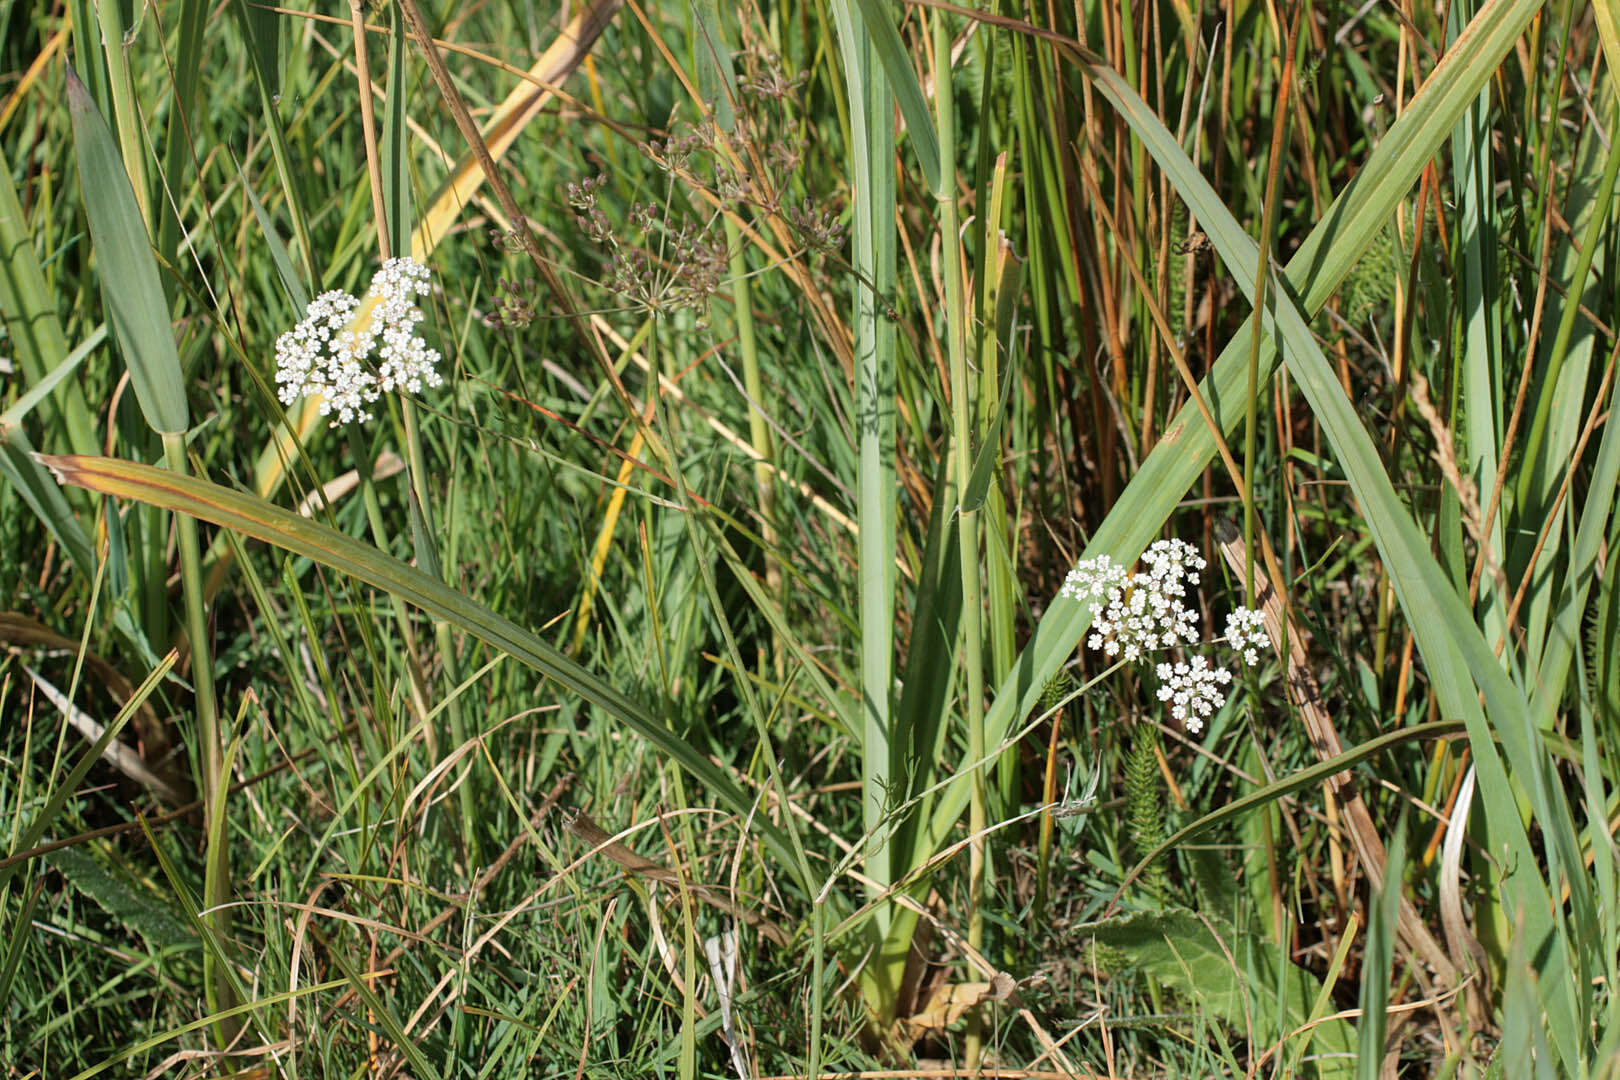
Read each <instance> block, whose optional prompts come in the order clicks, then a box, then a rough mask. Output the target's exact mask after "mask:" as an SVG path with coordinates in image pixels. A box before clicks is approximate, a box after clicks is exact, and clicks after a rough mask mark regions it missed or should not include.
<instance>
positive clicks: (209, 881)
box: [163, 433, 240, 1048]
mask: <svg viewBox="0 0 1620 1080" xmlns="http://www.w3.org/2000/svg"><path fill="white" fill-rule="evenodd" d="M163 457H164V463H165V464H166V465H168V467H169V468H170V469H172V470H173V471H175V472H177V473H180V474H181V475H185V474H186V472H187V471H188V469H187V465H186V437H185V435H184V433H172V434H166V435H164V436H163ZM174 526H175V532H176V534H177V536H178V539H179V547H180V588H181V592H182V593H183V594H184V596H185V604H186V640H187V641H188V642H189V643H190V645H191V682H192V686H193V687H194V688H195V693H196V702H197V737H198V738H199V739H200V740H201V744H202V745H201V746H200V747H198V753H197V756H198V758H199V759H200V760H201V762H202V801H203V825H204V830H205V832H206V835H207V836H208V838H209V843H208V847H207V852H206V856H205V859H206V862H205V866H206V869H205V872H204V877H203V910H204V912H206V914H205V915H204V918H205V919H207V920H208V925H209V927H210V929H212V930H213V932H214V934H215V935H217V936H218V938H219V940H221V941H224V940H226V939H227V938H228V937H229V936H230V932H231V908H230V906H229V904H228V901H229V900H230V895H231V859H230V843H229V835H230V834H229V830H228V829H227V828H225V827H224V826H225V822H223V821H219V820H218V818H219V817H220V815H222V814H223V813H224V810H225V798H224V794H225V789H224V776H223V773H224V749H223V747H224V743H223V741H222V736H223V733H222V732H221V731H220V726H219V701H218V699H217V698H216V697H215V695H214V650H213V649H212V648H211V647H210V644H209V639H208V611H207V606H206V600H205V598H204V593H203V573H202V550H201V547H200V546H199V545H198V542H197V519H196V518H194V517H192V516H191V515H190V514H178V513H177V514H175V515H174ZM203 969H204V972H203V985H204V992H205V993H206V995H207V999H208V1007H209V1011H210V1012H214V1013H217V1012H220V1011H221V1010H223V1009H229V1008H231V1007H233V1006H234V1005H235V1004H236V999H235V995H234V993H233V992H232V990H231V982H230V977H229V975H228V974H227V973H226V972H225V970H224V969H223V968H221V967H219V966H218V964H217V963H216V962H215V960H214V956H213V953H212V952H210V951H204V953H203ZM239 1026H240V1025H239V1023H237V1022H235V1021H232V1022H230V1023H226V1022H223V1021H222V1022H221V1023H219V1024H218V1025H216V1026H215V1029H214V1035H215V1038H216V1039H217V1040H218V1042H219V1045H220V1047H221V1048H224V1047H226V1046H228V1045H230V1043H231V1041H232V1040H233V1039H234V1038H235V1037H236V1032H237V1029H238V1027H239Z"/></svg>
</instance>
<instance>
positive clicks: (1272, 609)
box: [1216, 522, 1458, 988]
mask: <svg viewBox="0 0 1620 1080" xmlns="http://www.w3.org/2000/svg"><path fill="white" fill-rule="evenodd" d="M1216 533H1217V538H1218V540H1219V542H1220V547H1221V556H1222V557H1223V558H1224V559H1225V560H1226V565H1227V566H1229V567H1231V569H1232V573H1233V574H1234V575H1236V576H1237V577H1238V579H1239V580H1242V578H1243V576H1244V562H1245V559H1244V550H1243V538H1242V537H1241V536H1238V535H1236V530H1235V529H1234V528H1233V527H1232V526H1231V525H1230V524H1227V523H1225V522H1222V523H1221V524H1220V525H1219V526H1218V527H1217V530H1216ZM1256 602H1257V603H1259V604H1260V606H1261V609H1262V611H1263V612H1264V615H1265V621H1266V633H1267V634H1268V635H1269V636H1270V637H1271V642H1272V645H1273V646H1274V647H1275V648H1276V649H1277V653H1278V655H1279V656H1282V657H1283V658H1284V661H1285V662H1286V665H1287V672H1288V677H1287V678H1286V679H1285V680H1284V684H1285V685H1286V687H1287V690H1288V699H1289V701H1290V702H1291V703H1292V704H1293V705H1294V707H1295V708H1297V709H1298V710H1299V713H1300V716H1301V717H1302V718H1303V719H1304V721H1305V732H1306V734H1307V735H1308V736H1309V737H1310V740H1311V746H1312V747H1313V748H1314V749H1315V751H1316V754H1317V757H1318V758H1319V759H1321V760H1323V761H1327V760H1329V759H1330V758H1334V757H1337V756H1338V755H1339V754H1342V753H1344V743H1343V742H1342V741H1341V740H1340V739H1339V733H1338V730H1337V729H1335V728H1334V726H1333V719H1332V717H1330V716H1329V715H1328V712H1327V707H1326V706H1325V705H1324V703H1323V700H1322V688H1321V685H1320V684H1319V683H1318V682H1317V681H1316V676H1315V675H1313V674H1312V673H1311V668H1310V660H1309V656H1308V651H1307V648H1306V646H1307V644H1308V641H1309V639H1308V638H1307V637H1306V636H1305V634H1304V631H1303V630H1302V629H1301V627H1300V625H1299V623H1298V622H1297V621H1295V620H1294V619H1292V618H1289V617H1288V615H1287V613H1286V612H1285V610H1284V609H1283V606H1282V603H1281V601H1280V600H1279V599H1278V597H1277V594H1276V592H1275V591H1274V590H1273V589H1272V588H1271V586H1270V585H1269V584H1262V585H1261V587H1260V588H1259V590H1258V591H1257V594H1256ZM1285 644H1286V647H1287V651H1286V652H1284V646H1285ZM1327 787H1328V791H1329V793H1330V794H1331V795H1332V796H1333V797H1334V798H1335V799H1337V800H1338V801H1339V803H1340V805H1341V806H1342V807H1343V808H1344V828H1345V831H1346V832H1348V833H1349V834H1350V842H1351V843H1352V844H1353V845H1354V846H1355V849H1356V855H1357V856H1358V857H1359V858H1360V859H1361V862H1362V865H1363V866H1365V867H1366V869H1367V877H1368V878H1369V880H1370V881H1371V883H1372V886H1373V888H1374V889H1379V888H1382V887H1383V881H1384V859H1385V852H1384V841H1383V839H1382V838H1381V837H1380V836H1379V835H1378V829H1377V827H1376V826H1375V825H1374V824H1373V820H1372V813H1371V812H1370V811H1369V810H1368V809H1367V804H1366V802H1365V801H1364V800H1363V799H1362V797H1361V795H1360V793H1359V792H1357V791H1356V789H1355V785H1354V782H1353V780H1352V777H1351V775H1350V773H1349V772H1342V773H1338V774H1337V775H1335V776H1334V777H1333V778H1332V779H1330V780H1329V781H1328V784H1327ZM1399 926H1400V934H1401V940H1402V942H1403V943H1404V944H1405V945H1406V947H1407V948H1409V949H1410V950H1411V951H1412V952H1413V953H1415V954H1416V955H1417V956H1418V957H1420V958H1421V959H1422V960H1423V961H1424V962H1425V963H1427V964H1428V965H1429V966H1430V967H1431V968H1433V969H1434V974H1435V977H1436V978H1437V979H1438V980H1439V981H1440V983H1441V984H1442V985H1443V986H1444V987H1447V988H1450V987H1454V986H1456V985H1457V978H1458V976H1457V966H1456V965H1455V964H1454V963H1452V961H1451V958H1450V956H1448V955H1447V954H1446V951H1445V950H1444V949H1442V948H1441V947H1440V943H1439V942H1437V941H1436V940H1435V939H1434V935H1433V934H1431V933H1429V928H1428V926H1427V925H1425V924H1424V922H1423V919H1422V918H1421V917H1420V916H1419V915H1418V913H1417V909H1416V908H1414V907H1413V906H1412V903H1411V901H1409V900H1408V899H1407V898H1406V897H1405V896H1404V895H1403V896H1402V897H1401V909H1400V916H1399Z"/></svg>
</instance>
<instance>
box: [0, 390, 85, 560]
mask: <svg viewBox="0 0 1620 1080" xmlns="http://www.w3.org/2000/svg"><path fill="white" fill-rule="evenodd" d="M0 477H5V479H6V482H7V483H9V484H10V485H11V486H12V487H14V488H16V489H17V493H18V494H19V495H21V496H22V498H23V501H24V502H26V503H27V504H28V508H29V509H30V510H32V511H33V512H34V516H35V517H37V518H39V520H40V521H41V522H42V523H43V524H44V526H45V528H46V529H48V530H49V531H50V534H51V535H52V536H54V537H56V542H57V543H59V544H61V545H62V549H63V550H64V551H66V552H67V553H68V557H69V558H70V559H72V560H73V565H74V566H76V567H78V568H79V573H81V574H83V575H84V576H85V578H86V579H87V580H88V579H89V578H90V577H92V576H93V575H94V574H95V570H96V555H95V548H94V547H93V546H92V545H91V543H90V537H89V535H88V534H87V533H86V532H85V531H84V526H83V525H81V524H80V523H79V518H78V516H77V515H76V514H74V512H73V507H71V506H69V505H68V501H67V499H65V498H63V497H62V488H61V486H60V485H59V484H57V483H55V482H54V481H52V480H51V477H50V474H49V473H47V472H46V471H45V468H44V466H42V465H40V463H39V462H38V461H37V460H35V456H34V447H33V445H32V444H31V443H30V442H29V441H28V436H27V435H26V434H24V432H23V430H22V428H20V427H13V426H10V425H8V424H6V423H3V422H0Z"/></svg>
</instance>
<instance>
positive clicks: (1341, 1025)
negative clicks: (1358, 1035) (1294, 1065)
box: [1075, 908, 1355, 1077]
mask: <svg viewBox="0 0 1620 1080" xmlns="http://www.w3.org/2000/svg"><path fill="white" fill-rule="evenodd" d="M1075 929H1076V931H1077V932H1078V933H1079V934H1080V935H1081V936H1082V940H1084V941H1086V942H1087V943H1088V944H1089V943H1090V942H1092V941H1095V942H1096V943H1097V945H1098V946H1100V947H1101V948H1099V950H1098V955H1099V959H1100V960H1101V962H1102V964H1103V966H1104V967H1106V968H1108V969H1110V970H1114V971H1123V970H1131V969H1134V970H1137V971H1141V972H1144V973H1146V974H1148V975H1151V976H1152V977H1153V978H1154V979H1156V980H1157V981H1158V982H1160V983H1161V984H1163V985H1165V986H1169V987H1173V988H1175V989H1176V990H1179V991H1180V992H1181V993H1183V994H1185V995H1186V996H1187V997H1189V998H1191V999H1192V1000H1193V1001H1194V1002H1195V1003H1196V1004H1197V1005H1198V1006H1199V1007H1200V1008H1201V1009H1203V1010H1207V1011H1208V1012H1210V1013H1212V1014H1214V1015H1215V1016H1218V1017H1220V1019H1222V1020H1224V1021H1225V1022H1226V1023H1227V1024H1230V1025H1231V1026H1232V1027H1235V1028H1237V1029H1239V1030H1244V1029H1246V1028H1247V1026H1248V1024H1249V1022H1250V1021H1251V1020H1252V1021H1253V1023H1254V1026H1255V1034H1256V1036H1257V1037H1258V1038H1259V1040H1260V1044H1261V1049H1262V1050H1265V1049H1270V1048H1271V1047H1272V1046H1273V1045H1275V1044H1276V1043H1277V1042H1279V1041H1280V1040H1281V1039H1282V1038H1283V1037H1284V1036H1285V1035H1287V1034H1288V1033H1289V1032H1292V1031H1294V1030H1295V1029H1297V1028H1299V1027H1302V1026H1304V1024H1305V1023H1306V1021H1307V1020H1308V1019H1309V1018H1310V1016H1311V1012H1312V1009H1313V1007H1314V1005H1315V1003H1316V1000H1317V998H1318V997H1320V996H1321V994H1322V984H1321V982H1319V981H1318V980H1317V979H1316V977H1315V976H1313V975H1312V974H1311V973H1310V972H1308V971H1306V970H1305V969H1304V968H1302V967H1299V966H1298V965H1297V964H1287V965H1286V967H1285V969H1284V970H1283V971H1281V972H1279V971H1278V970H1277V968H1278V957H1277V947H1276V946H1275V945H1274V944H1270V943H1267V942H1265V941H1263V940H1261V939H1260V938H1259V937H1258V936H1256V935H1255V934H1253V933H1250V932H1249V931H1247V930H1240V929H1237V928H1236V927H1234V926H1232V925H1231V924H1230V923H1229V922H1227V921H1226V920H1225V919H1224V918H1222V917H1221V916H1219V915H1207V914H1198V913H1195V912H1192V911H1188V910H1186V909H1184V908H1170V909H1166V910H1163V911H1154V912H1137V913H1133V914H1130V915H1124V916H1119V917H1117V918H1113V919H1105V920H1102V921H1101V922H1095V923H1086V924H1084V925H1082V926H1079V927H1076V928H1075ZM1279 975H1280V976H1281V985H1282V997H1281V1000H1278V997H1277V993H1276V991H1275V990H1274V989H1273V988H1274V987H1276V986H1278V983H1279ZM1279 1021H1280V1023H1279ZM1313 1042H1314V1043H1315V1044H1316V1045H1315V1052H1316V1054H1317V1055H1319V1056H1318V1057H1317V1058H1316V1062H1315V1063H1316V1066H1317V1075H1319V1076H1324V1077H1327V1076H1333V1077H1348V1076H1351V1075H1353V1073H1354V1057H1353V1053H1354V1050H1355V1043H1354V1033H1353V1032H1352V1030H1351V1028H1350V1025H1349V1024H1347V1023H1345V1022H1344V1021H1343V1020H1332V1021H1329V1022H1327V1023H1325V1024H1321V1025H1319V1026H1318V1027H1317V1028H1316V1029H1315V1035H1314V1038H1313Z"/></svg>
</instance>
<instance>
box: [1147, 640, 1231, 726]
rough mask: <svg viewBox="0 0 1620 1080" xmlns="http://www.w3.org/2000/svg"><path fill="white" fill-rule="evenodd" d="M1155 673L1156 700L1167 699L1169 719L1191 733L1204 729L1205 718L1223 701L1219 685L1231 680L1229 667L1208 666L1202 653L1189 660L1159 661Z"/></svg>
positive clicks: (1223, 693) (1224, 697)
mask: <svg viewBox="0 0 1620 1080" xmlns="http://www.w3.org/2000/svg"><path fill="white" fill-rule="evenodd" d="M1158 675H1159V700H1160V701H1163V702H1167V703H1169V705H1170V716H1171V719H1174V720H1179V721H1181V722H1182V723H1183V724H1185V725H1186V726H1187V730H1188V731H1190V732H1191V733H1192V734H1194V735H1197V734H1198V733H1199V732H1201V731H1203V730H1204V721H1206V720H1208V719H1209V718H1210V717H1211V716H1214V715H1215V710H1216V709H1219V708H1220V707H1221V706H1222V705H1225V704H1226V691H1225V690H1224V689H1222V687H1224V686H1226V685H1227V684H1228V683H1230V682H1231V681H1232V673H1231V672H1230V671H1227V670H1226V669H1225V668H1217V667H1210V666H1209V661H1208V660H1206V659H1204V658H1203V657H1202V656H1195V657H1193V658H1192V661H1191V663H1189V662H1187V661H1185V660H1178V661H1176V662H1175V663H1174V664H1160V665H1159V667H1158Z"/></svg>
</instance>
